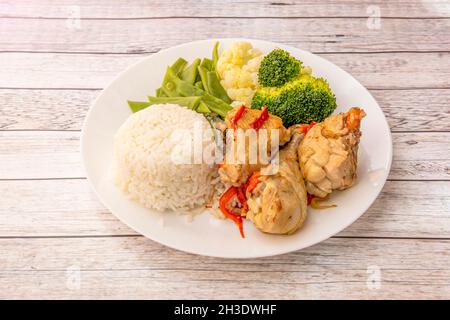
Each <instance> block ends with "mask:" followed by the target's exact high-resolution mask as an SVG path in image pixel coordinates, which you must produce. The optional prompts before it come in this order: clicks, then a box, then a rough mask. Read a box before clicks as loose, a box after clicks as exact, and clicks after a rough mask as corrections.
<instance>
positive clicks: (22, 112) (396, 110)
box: [0, 89, 450, 131]
mask: <svg viewBox="0 0 450 320" xmlns="http://www.w3.org/2000/svg"><path fill="white" fill-rule="evenodd" d="M99 93H100V91H99V90H27V89H0V101H2V108H0V129H2V130H80V129H81V125H82V122H83V120H84V117H85V116H86V112H87V110H88V108H89V106H90V105H91V103H92V102H93V101H94V99H95V98H96V97H97V95H98V94H99ZM371 93H372V95H373V96H374V97H375V99H376V100H377V101H378V103H379V104H380V106H381V108H382V109H383V111H384V113H385V114H386V117H387V120H388V122H389V125H390V127H391V130H392V131H450V109H449V108H448V103H449V101H450V89H415V90H414V89H413V90H372V92H371Z"/></svg>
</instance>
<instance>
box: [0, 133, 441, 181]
mask: <svg viewBox="0 0 450 320" xmlns="http://www.w3.org/2000/svg"><path fill="white" fill-rule="evenodd" d="M79 137H80V133H79V132H72V131H65V132H64V131H1V132H0V164H1V165H0V179H39V178H74V177H84V176H85V173H84V169H83V168H82V165H81V156H80V153H79V149H80V146H79ZM449 139H450V132H442V133H436V132H430V133H423V132H422V133H394V134H393V141H394V160H393V163H392V168H391V174H390V178H391V179H413V180H429V179H439V180H450V159H449V157H448V154H449V146H448V141H449Z"/></svg>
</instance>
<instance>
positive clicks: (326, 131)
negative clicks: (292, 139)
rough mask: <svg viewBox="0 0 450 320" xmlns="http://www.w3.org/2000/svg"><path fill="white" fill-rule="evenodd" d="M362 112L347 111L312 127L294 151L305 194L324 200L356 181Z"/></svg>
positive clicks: (357, 110) (357, 109) (359, 110)
mask: <svg viewBox="0 0 450 320" xmlns="http://www.w3.org/2000/svg"><path fill="white" fill-rule="evenodd" d="M364 116H365V113H364V111H363V110H362V109H359V108H351V109H350V110H349V111H348V112H347V113H340V114H337V115H332V116H330V117H328V118H326V119H325V120H324V121H323V122H321V123H319V124H316V125H315V126H313V127H312V128H311V129H310V130H309V131H308V133H307V134H306V136H305V138H304V139H303V140H302V142H301V143H300V147H299V149H298V152H299V158H300V168H301V170H302V174H303V177H304V178H305V182H306V189H307V191H308V193H310V194H312V195H314V196H317V197H321V198H323V197H326V196H327V195H328V194H330V193H331V192H332V191H333V190H344V189H346V188H349V187H351V186H352V185H353V183H354V181H355V179H356V167H357V162H358V159H357V154H358V144H359V139H360V136H361V131H360V130H359V128H360V120H361V119H362V118H363V117H364Z"/></svg>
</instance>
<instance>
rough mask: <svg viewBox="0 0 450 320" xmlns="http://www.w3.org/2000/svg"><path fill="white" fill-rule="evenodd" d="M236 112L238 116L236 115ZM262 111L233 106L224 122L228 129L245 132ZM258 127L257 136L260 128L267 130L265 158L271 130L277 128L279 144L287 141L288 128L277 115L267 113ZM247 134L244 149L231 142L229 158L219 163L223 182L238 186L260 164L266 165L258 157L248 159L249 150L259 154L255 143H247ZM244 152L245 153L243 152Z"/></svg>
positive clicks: (250, 127) (269, 148)
mask: <svg viewBox="0 0 450 320" xmlns="http://www.w3.org/2000/svg"><path fill="white" fill-rule="evenodd" d="M237 114H238V117H236V115H237ZM261 114H262V111H261V110H256V109H249V108H245V109H242V108H241V107H237V108H234V109H233V110H231V111H230V112H229V113H228V114H227V117H226V119H225V123H226V125H227V128H228V129H232V130H235V129H242V130H243V132H244V133H245V132H246V130H248V129H253V128H254V124H255V121H257V119H259V118H260V117H261ZM261 123H262V125H261V126H260V128H258V129H256V133H257V134H256V136H257V138H259V134H260V132H261V131H262V130H264V131H265V129H266V130H267V149H266V153H267V159H270V156H271V154H270V153H271V152H270V150H271V145H270V141H271V140H270V139H271V138H270V137H271V134H272V132H273V131H272V130H278V134H279V144H280V145H282V144H285V143H286V142H287V141H289V133H288V130H287V129H286V128H285V127H284V126H283V122H282V120H281V119H280V118H279V117H276V116H273V115H268V118H267V119H266V120H264V121H262V122H261ZM236 139H237V138H236V135H234V142H236ZM249 139H250V138H249V136H246V137H245V150H239V149H238V143H233V146H232V147H234V152H233V153H232V154H231V155H230V154H229V155H228V156H229V158H227V159H226V161H224V163H223V164H221V165H220V169H219V175H220V178H221V179H222V181H223V182H225V183H231V184H232V185H235V186H238V185H241V184H242V183H245V182H246V181H247V179H248V177H249V176H250V175H251V174H252V173H253V172H255V171H258V170H259V169H260V168H261V166H262V165H267V163H260V160H261V159H260V157H259V156H258V157H256V160H257V161H256V162H254V163H252V161H250V160H251V159H250V156H249V155H250V152H254V153H253V154H256V155H259V149H258V144H257V143H249ZM244 152H245V154H244Z"/></svg>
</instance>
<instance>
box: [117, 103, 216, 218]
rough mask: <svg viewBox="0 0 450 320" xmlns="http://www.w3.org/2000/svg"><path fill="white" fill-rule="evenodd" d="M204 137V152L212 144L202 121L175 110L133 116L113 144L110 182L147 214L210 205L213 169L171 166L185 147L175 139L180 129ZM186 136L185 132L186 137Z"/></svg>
mask: <svg viewBox="0 0 450 320" xmlns="http://www.w3.org/2000/svg"><path fill="white" fill-rule="evenodd" d="M195 124H196V126H197V127H201V128H202V131H203V136H202V140H201V141H202V143H203V146H205V145H207V144H209V143H211V142H212V141H213V133H212V130H211V127H210V125H209V122H208V121H207V120H206V119H205V117H204V116H203V115H201V114H199V113H196V112H195V111H192V110H190V109H187V108H183V107H181V106H179V105H176V104H161V105H153V106H151V107H148V108H146V109H144V110H141V111H139V112H137V113H134V114H132V115H131V116H130V117H129V118H128V119H127V120H126V121H125V123H124V124H123V125H122V126H121V127H120V129H119V130H118V132H117V134H116V136H115V138H114V161H113V167H112V170H113V176H114V180H115V183H116V185H117V186H118V187H119V188H120V189H121V190H123V191H124V192H125V193H126V194H127V195H128V196H129V197H130V198H131V199H132V200H135V201H137V202H139V203H141V204H142V205H144V206H145V207H147V208H152V209H156V210H158V211H164V210H167V209H171V210H177V211H190V210H192V209H195V208H197V207H199V206H203V205H204V204H205V203H207V202H208V201H210V199H211V196H212V193H213V192H214V186H213V179H214V178H215V176H216V175H217V169H216V168H215V166H214V165H208V164H206V163H201V164H191V163H186V162H182V163H179V161H173V157H171V155H172V152H174V154H178V153H177V152H178V151H177V150H179V148H180V147H183V146H185V145H186V139H188V141H189V138H186V136H187V137H189V135H185V134H183V137H182V138H184V139H176V138H174V132H175V133H180V131H176V130H180V129H184V130H188V131H189V132H190V133H191V134H190V136H191V137H192V139H191V140H190V141H192V146H193V140H194V138H193V137H194V134H193V132H194V131H193V130H194V126H195ZM185 132H186V131H185Z"/></svg>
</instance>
